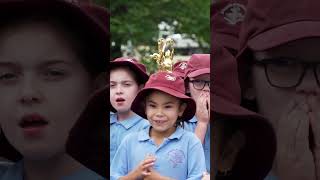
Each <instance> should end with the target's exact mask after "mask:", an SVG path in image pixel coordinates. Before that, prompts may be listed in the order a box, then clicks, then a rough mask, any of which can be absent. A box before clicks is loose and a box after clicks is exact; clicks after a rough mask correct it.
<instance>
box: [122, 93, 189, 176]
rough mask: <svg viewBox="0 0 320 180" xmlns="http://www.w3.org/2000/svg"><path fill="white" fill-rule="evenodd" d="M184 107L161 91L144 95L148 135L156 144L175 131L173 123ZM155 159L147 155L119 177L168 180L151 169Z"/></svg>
mask: <svg viewBox="0 0 320 180" xmlns="http://www.w3.org/2000/svg"><path fill="white" fill-rule="evenodd" d="M185 108H186V104H184V103H183V104H182V103H181V102H180V100H179V99H178V98H176V97H174V96H171V95H169V94H167V93H164V92H162V91H157V90H155V91H152V92H151V94H150V95H149V96H148V97H146V115H147V119H148V120H149V122H150V124H151V126H152V128H151V130H150V137H151V139H153V140H154V142H155V143H156V145H157V146H160V145H161V143H162V142H163V140H164V138H166V137H169V136H170V135H172V134H173V133H174V132H175V130H176V127H175V123H176V121H177V119H178V116H182V114H183V112H184V110H185ZM159 122H161V123H159ZM155 161H156V158H155V157H154V156H152V155H149V156H147V157H146V158H145V159H144V160H143V161H142V162H141V163H140V165H139V166H138V167H137V168H136V169H135V170H133V171H131V172H130V173H129V174H128V175H127V176H124V177H122V178H121V179H122V180H126V179H137V178H143V179H146V180H154V179H156V180H170V179H171V178H169V177H165V176H162V175H161V174H159V173H158V172H157V171H155V170H154V169H153V165H154V163H155Z"/></svg>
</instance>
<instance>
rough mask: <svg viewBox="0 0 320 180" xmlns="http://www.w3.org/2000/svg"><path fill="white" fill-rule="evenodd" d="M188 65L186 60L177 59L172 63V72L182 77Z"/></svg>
mask: <svg viewBox="0 0 320 180" xmlns="http://www.w3.org/2000/svg"><path fill="white" fill-rule="evenodd" d="M187 67H188V61H178V62H176V63H175V64H174V65H173V71H172V73H174V74H176V75H177V76H180V77H182V78H184V72H185V70H186V68H187Z"/></svg>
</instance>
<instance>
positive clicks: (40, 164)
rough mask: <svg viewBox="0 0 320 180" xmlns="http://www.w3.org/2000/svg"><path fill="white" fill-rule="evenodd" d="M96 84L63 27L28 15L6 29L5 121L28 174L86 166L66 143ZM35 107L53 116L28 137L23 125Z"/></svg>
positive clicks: (0, 38) (0, 46)
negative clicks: (39, 131)
mask: <svg viewBox="0 0 320 180" xmlns="http://www.w3.org/2000/svg"><path fill="white" fill-rule="evenodd" d="M22 42H24V43H22ZM31 42H32V43H31ZM93 87H94V79H92V78H91V76H90V75H89V74H88V72H87V71H86V69H85V68H84V67H83V65H82V64H81V63H80V60H79V57H78V56H77V55H76V52H75V50H74V49H73V48H72V43H71V41H70V38H69V37H68V36H67V35H66V34H65V33H64V32H62V31H61V29H57V28H54V25H51V24H49V23H45V22H36V21H35V22H33V21H30V22H29V21H28V22H26V23H21V24H19V25H16V26H12V27H8V29H7V30H6V31H1V34H0V96H1V97H0V98H1V99H2V101H1V103H0V107H1V108H0V109H1V111H0V114H1V117H3V118H1V121H0V124H1V128H2V130H3V133H4V134H5V135H6V137H7V138H8V140H9V142H10V144H12V145H13V146H14V147H15V148H16V149H17V150H18V151H19V152H20V153H21V154H22V155H23V162H24V164H23V168H24V174H23V176H24V177H23V178H24V179H25V180H30V179H32V180H38V179H39V180H40V179H48V180H51V179H52V180H54V179H61V177H63V176H66V175H70V174H72V173H73V172H75V171H77V170H79V169H81V168H84V166H83V165H82V164H80V163H79V162H77V161H76V160H74V159H73V158H72V157H71V156H70V155H68V154H67V153H66V151H65V143H66V140H67V137H68V133H69V131H70V129H71V128H72V127H73V125H74V123H75V122H76V120H77V118H78V117H79V116H80V114H81V112H82V111H83V109H84V108H85V105H86V103H87V102H88V100H89V97H90V95H91V93H92V92H93V91H94V89H93ZM12 112H14V113H12ZM30 113H37V114H39V115H41V116H42V117H44V118H45V119H46V120H47V121H48V126H47V127H46V128H45V129H44V130H43V134H42V136H41V137H38V138H29V137H26V136H24V135H23V130H22V129H21V128H20V127H19V126H17V124H18V123H17V122H19V121H20V120H21V117H22V116H24V115H25V114H30Z"/></svg>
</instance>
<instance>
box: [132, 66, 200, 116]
mask: <svg viewBox="0 0 320 180" xmlns="http://www.w3.org/2000/svg"><path fill="white" fill-rule="evenodd" d="M152 90H158V91H162V92H164V93H167V94H170V95H172V96H174V97H177V98H179V99H180V100H182V101H183V102H185V103H186V104H187V108H186V109H185V111H184V113H183V115H182V117H181V120H182V121H188V120H190V119H192V117H193V116H194V114H195V112H196V103H195V101H194V100H193V99H192V98H190V97H189V96H186V95H185V87H184V81H183V79H182V78H181V77H179V76H177V75H175V74H173V73H169V72H158V73H155V74H152V75H151V76H150V78H149V80H148V82H147V83H146V85H145V87H144V88H143V89H142V90H141V91H140V92H139V93H138V95H137V96H136V98H135V99H134V101H133V102H132V105H131V109H132V111H133V112H135V113H136V114H138V115H139V116H141V117H143V118H145V119H147V116H146V114H145V106H144V104H145V98H146V95H147V94H148V92H150V91H152Z"/></svg>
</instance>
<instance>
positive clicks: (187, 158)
mask: <svg viewBox="0 0 320 180" xmlns="http://www.w3.org/2000/svg"><path fill="white" fill-rule="evenodd" d="M149 130H150V127H149V128H146V129H144V130H141V131H140V132H137V133H132V134H130V135H128V136H127V137H126V138H125V139H124V140H123V141H122V143H121V145H120V147H119V149H118V151H117V153H116V155H115V157H114V159H113V161H112V164H111V167H110V174H111V180H117V179H119V178H120V177H122V176H125V175H127V174H128V173H129V172H131V171H132V170H134V169H135V168H136V167H137V166H138V165H139V164H140V163H141V161H143V160H144V159H145V157H146V156H147V155H149V154H153V155H154V156H155V157H156V162H155V165H154V167H153V168H154V169H155V170H156V171H157V172H158V173H160V174H161V175H162V176H166V177H170V178H173V179H176V180H200V179H201V178H202V173H203V172H205V171H206V166H205V159H204V153H203V149H202V145H201V142H200V140H199V139H198V138H197V137H196V136H195V135H194V134H193V133H191V132H188V131H185V130H184V129H183V128H181V127H178V128H177V129H176V131H175V132H174V133H173V134H172V135H171V136H170V137H168V138H165V139H164V141H163V143H162V144H161V145H160V146H157V145H156V144H155V143H154V141H153V140H152V139H151V138H150V136H149Z"/></svg>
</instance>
